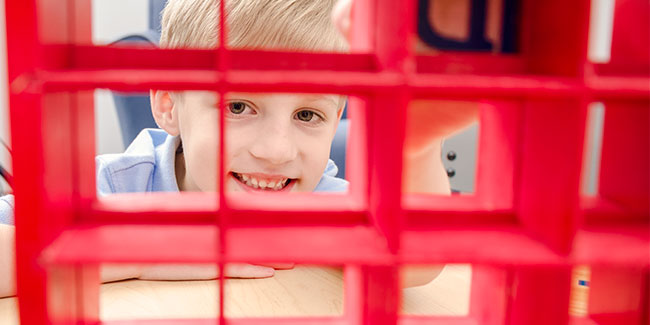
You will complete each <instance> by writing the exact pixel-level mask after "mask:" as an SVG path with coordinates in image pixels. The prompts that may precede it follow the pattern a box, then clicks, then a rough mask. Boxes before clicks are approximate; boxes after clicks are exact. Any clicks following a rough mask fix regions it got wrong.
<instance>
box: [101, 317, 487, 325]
mask: <svg viewBox="0 0 650 325" xmlns="http://www.w3.org/2000/svg"><path fill="white" fill-rule="evenodd" d="M216 321H217V320H216V319H139V320H115V321H104V322H101V324H102V325H177V324H178V325H214V324H215V323H216ZM226 322H227V324H229V325H262V324H264V325H267V324H268V325H285V324H286V325H354V323H352V322H350V321H348V320H346V319H345V318H342V317H337V318H325V317H291V318H285V317H274V318H226ZM432 322H435V323H436V324H443V325H479V324H480V323H479V322H478V321H476V320H475V319H472V318H469V317H448V316H445V317H436V316H431V317H421V316H401V317H399V319H398V324H399V325H429V324H431V323H432Z"/></svg>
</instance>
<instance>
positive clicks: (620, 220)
mask: <svg viewBox="0 0 650 325" xmlns="http://www.w3.org/2000/svg"><path fill="white" fill-rule="evenodd" d="M580 208H581V209H582V211H583V213H584V216H585V224H587V225H599V224H600V225H604V224H613V225H627V224H639V223H646V224H647V223H650V211H648V207H647V206H646V207H644V208H641V209H639V208H636V207H630V206H624V205H622V204H619V203H617V202H612V201H610V200H607V199H605V198H602V197H597V196H583V197H581V198H580Z"/></svg>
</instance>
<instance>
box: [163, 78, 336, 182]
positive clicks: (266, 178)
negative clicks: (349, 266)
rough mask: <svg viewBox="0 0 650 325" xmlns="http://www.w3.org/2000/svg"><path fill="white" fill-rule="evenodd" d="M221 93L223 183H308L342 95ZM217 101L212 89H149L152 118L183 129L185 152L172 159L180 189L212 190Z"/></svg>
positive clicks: (173, 130)
mask: <svg viewBox="0 0 650 325" xmlns="http://www.w3.org/2000/svg"><path fill="white" fill-rule="evenodd" d="M226 96H227V97H226V100H225V104H226V105H225V106H226V112H225V118H226V120H225V125H226V130H225V131H226V132H225V133H226V151H227V152H226V160H225V170H226V172H227V175H226V180H225V186H226V190H229V191H268V192H277V191H285V192H287V191H295V192H309V191H313V190H314V188H315V187H316V185H317V184H318V181H319V180H320V178H321V176H322V173H323V171H324V170H325V167H326V165H327V161H328V158H329V152H330V145H331V142H332V139H333V137H334V133H335V131H336V127H337V126H338V122H339V118H340V116H341V112H342V107H343V103H344V100H343V98H342V96H338V95H325V94H248V93H229V94H227V95H226ZM176 97H179V98H176ZM174 98H176V100H174ZM218 105H219V101H218V97H217V95H216V94H214V93H212V92H207V91H188V92H184V93H183V95H182V98H181V97H180V96H173V97H172V96H170V95H169V93H168V92H163V91H152V109H153V113H154V118H155V119H156V122H158V125H159V126H161V127H162V128H163V129H165V130H166V131H167V132H168V133H170V134H172V135H178V134H180V136H181V140H182V144H183V155H182V156H178V157H177V159H176V178H177V180H178V183H179V184H178V185H179V187H180V189H181V190H184V191H216V190H217V153H218V149H219V110H218V109H217V107H218ZM165 111H167V112H168V114H164V112H165Z"/></svg>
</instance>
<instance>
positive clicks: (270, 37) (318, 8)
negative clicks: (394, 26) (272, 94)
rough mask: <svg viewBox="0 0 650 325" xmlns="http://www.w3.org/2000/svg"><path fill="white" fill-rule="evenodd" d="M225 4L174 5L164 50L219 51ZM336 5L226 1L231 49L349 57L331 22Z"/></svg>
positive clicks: (165, 19)
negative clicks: (328, 53)
mask: <svg viewBox="0 0 650 325" xmlns="http://www.w3.org/2000/svg"><path fill="white" fill-rule="evenodd" d="M219 1H221V0H168V1H167V4H166V5H165V9H164V10H163V12H162V20H161V25H162V30H161V36H160V47H161V48H214V47H215V46H218V43H219V38H218V35H219ZM335 1H336V0H226V3H225V5H226V23H227V27H226V30H227V32H228V35H227V37H226V39H227V40H228V42H227V43H228V44H227V45H228V47H230V48H244V49H275V50H303V51H328V52H346V51H347V48H348V47H347V43H346V41H345V39H344V38H343V36H342V35H341V34H340V33H339V32H338V31H337V30H336V28H335V27H334V25H333V24H332V22H331V19H330V14H331V11H332V7H333V5H334V2H335Z"/></svg>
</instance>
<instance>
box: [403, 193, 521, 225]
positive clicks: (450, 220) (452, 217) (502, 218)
mask: <svg viewBox="0 0 650 325" xmlns="http://www.w3.org/2000/svg"><path fill="white" fill-rule="evenodd" d="M402 208H403V209H404V210H406V214H407V221H406V226H407V227H409V228H422V227H425V228H426V227H437V226H448V225H468V224H471V225H485V224H500V225H505V224H511V225H515V224H516V223H517V217H516V215H515V213H514V211H513V210H504V209H494V208H492V205H491V204H489V203H485V202H483V201H482V200H481V198H480V197H479V196H477V195H458V196H437V195H423V194H418V195H415V194H406V195H403V196H402Z"/></svg>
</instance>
